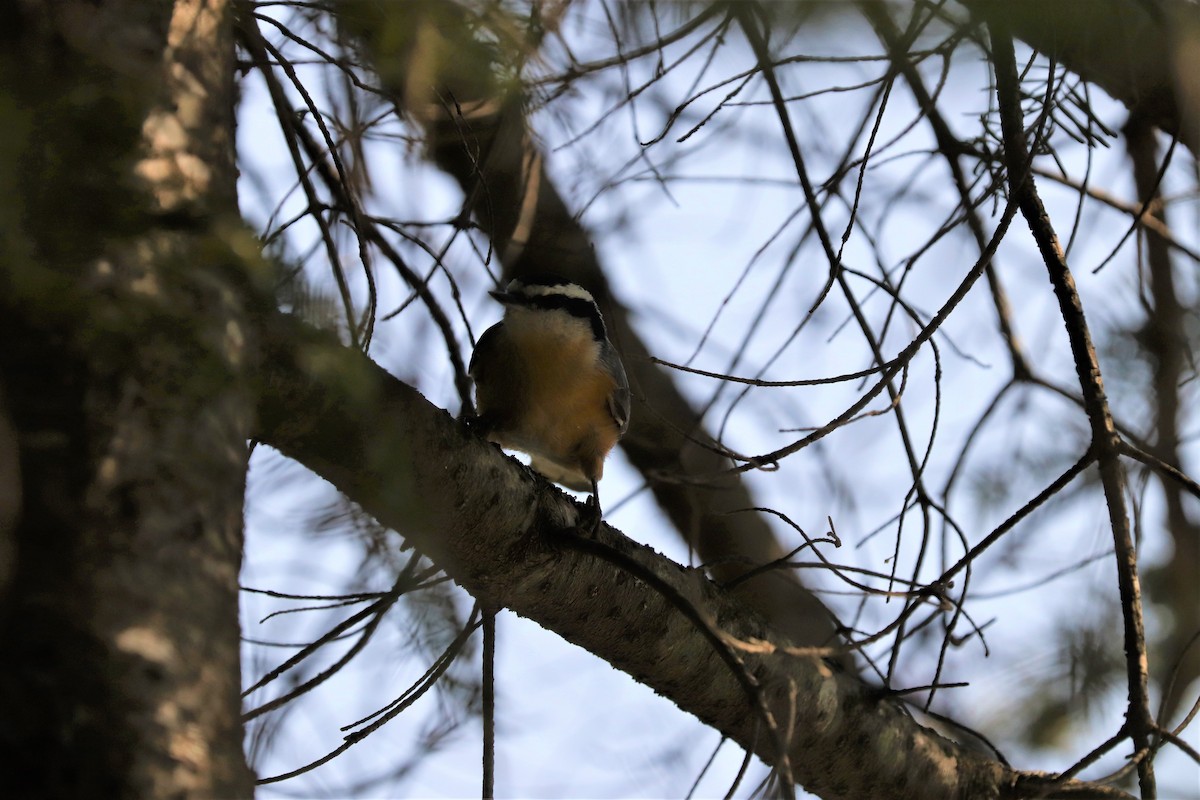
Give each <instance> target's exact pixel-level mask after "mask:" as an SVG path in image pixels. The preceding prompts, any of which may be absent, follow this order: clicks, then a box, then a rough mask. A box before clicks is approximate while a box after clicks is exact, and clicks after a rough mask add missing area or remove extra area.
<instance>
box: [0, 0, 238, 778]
mask: <svg viewBox="0 0 1200 800" xmlns="http://www.w3.org/2000/svg"><path fill="white" fill-rule="evenodd" d="M6 5H7V8H6V9H5V10H4V11H3V12H2V14H0V16H2V17H3V19H2V20H0V30H2V31H3V33H2V34H0V37H3V38H4V40H5V41H4V42H3V44H4V45H7V47H6V48H5V56H4V57H3V60H2V61H0V82H2V86H0V98H4V99H6V100H8V101H9V102H7V103H3V104H0V113H4V114H6V115H7V117H6V119H4V123H5V124H4V129H5V130H6V131H7V132H8V139H7V142H6V145H5V147H4V148H3V149H2V150H0V159H2V168H0V181H3V182H4V183H3V185H2V186H0V190H2V191H3V193H4V195H5V197H9V198H11V197H14V196H15V198H16V202H12V203H8V204H7V206H8V208H9V209H10V210H8V211H5V212H0V213H3V214H4V215H5V218H4V222H5V227H6V234H8V235H7V236H5V237H3V238H4V239H5V242H4V244H3V251H2V259H3V260H2V261H0V341H3V342H5V347H4V348H3V349H2V350H0V380H2V382H3V385H4V390H5V394H6V401H7V408H8V415H9V419H10V420H11V423H12V426H11V427H12V430H13V431H14V432H15V436H14V437H13V438H14V439H15V442H16V444H17V448H18V464H19V472H18V475H19V477H18V480H19V481H20V489H21V496H20V501H21V508H20V514H19V516H17V517H16V524H15V526H13V530H12V534H13V536H12V545H13V547H12V552H11V553H10V554H6V555H11V560H8V561H7V563H6V564H5V569H4V570H0V573H7V575H8V576H9V581H8V584H7V591H5V592H4V594H3V595H0V641H2V642H3V643H4V645H3V648H2V649H0V754H2V755H0V793H2V794H4V795H5V796H6V797H31V798H32V797H38V798H43V797H45V798H51V797H72V798H87V797H97V798H125V797H128V798H132V797H245V796H249V795H250V794H251V793H252V782H251V775H250V773H249V770H248V769H247V768H246V766H245V761H244V758H243V756H242V752H241V728H240V722H239V710H240V700H239V681H240V670H239V639H238V609H237V601H238V595H237V591H238V589H237V574H238V569H239V565H240V559H241V514H242V492H243V485H244V469H245V460H246V457H245V446H244V441H245V436H246V434H247V430H248V427H249V415H248V411H249V410H250V403H249V399H248V398H249V395H248V393H247V392H246V391H245V382H244V380H243V379H242V371H243V365H244V364H245V363H246V361H247V359H246V353H245V348H246V341H245V336H244V334H243V331H244V325H243V322H242V318H241V315H242V305H243V296H244V290H243V288H242V286H243V284H242V282H241V280H240V279H239V278H238V277H237V276H238V274H239V271H238V268H237V267H236V266H235V265H237V264H238V263H239V262H238V259H237V258H236V257H235V255H234V254H233V253H232V252H230V250H229V246H228V242H227V241H225V238H224V237H223V236H220V235H218V233H217V227H218V219H219V215H225V216H227V217H232V216H233V215H234V214H236V195H235V188H234V187H235V183H234V181H235V172H234V170H233V154H232V149H231V148H232V131H233V118H232V110H233V106H232V103H233V92H232V76H233V47H232V38H231V27H230V8H229V4H228V3H226V2H225V1H224V0H180V2H177V3H175V4H171V3H143V2H140V1H135V0H129V2H117V1H111V2H104V3H92V2H59V3H37V2H26V3H22V4H19V5H13V4H6ZM3 23H7V24H3ZM14 108H15V109H16V110H14ZM13 206H15V207H17V208H19V209H22V211H23V212H24V213H20V212H13V211H11V208H12V207H13ZM12 441H13V439H7V440H6V437H3V436H0V447H3V446H5V445H11V443H12ZM9 455H11V453H10V454H9ZM3 533H4V531H0V534H3ZM0 588H2V584H0Z"/></svg>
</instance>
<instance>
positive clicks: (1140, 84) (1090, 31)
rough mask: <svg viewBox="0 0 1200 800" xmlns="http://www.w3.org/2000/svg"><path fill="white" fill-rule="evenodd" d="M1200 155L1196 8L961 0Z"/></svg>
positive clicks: (1185, 1)
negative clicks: (998, 20)
mask: <svg viewBox="0 0 1200 800" xmlns="http://www.w3.org/2000/svg"><path fill="white" fill-rule="evenodd" d="M959 2H960V3H962V5H964V6H966V7H967V8H969V9H971V11H972V12H974V13H978V14H981V15H982V16H983V17H985V18H1001V19H1002V20H1003V22H1004V24H1005V26H1006V27H1007V28H1009V29H1010V30H1012V32H1013V35H1014V36H1016V37H1017V38H1019V39H1020V40H1021V41H1023V42H1025V43H1026V44H1028V45H1029V46H1030V47H1032V48H1034V49H1035V50H1038V51H1039V52H1042V53H1045V54H1046V55H1048V56H1050V57H1051V58H1054V59H1055V60H1056V61H1057V62H1058V63H1059V64H1061V65H1062V66H1065V67H1066V68H1067V69H1069V70H1070V71H1072V72H1074V73H1075V74H1076V75H1078V76H1079V77H1081V78H1083V79H1084V80H1086V81H1090V82H1091V83H1094V84H1095V85H1097V86H1099V87H1100V88H1101V89H1103V90H1104V91H1106V92H1108V94H1109V95H1111V96H1112V97H1113V98H1115V99H1116V100H1119V101H1120V102H1122V103H1124V104H1125V106H1126V107H1128V108H1129V109H1130V111H1132V112H1134V113H1135V114H1136V115H1137V116H1139V117H1140V118H1141V119H1143V120H1145V121H1146V122H1149V123H1150V124H1152V125H1154V126H1155V127H1157V128H1159V129H1160V130H1162V131H1164V132H1165V133H1168V134H1171V135H1174V136H1178V137H1179V139H1180V141H1181V142H1183V143H1184V145H1185V146H1187V147H1188V148H1189V149H1191V151H1192V152H1193V153H1200V45H1198V44H1197V43H1198V42H1200V5H1198V4H1196V3H1195V2H1191V0H1156V2H1143V0H959Z"/></svg>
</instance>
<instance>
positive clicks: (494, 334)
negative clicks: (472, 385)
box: [467, 322, 504, 378]
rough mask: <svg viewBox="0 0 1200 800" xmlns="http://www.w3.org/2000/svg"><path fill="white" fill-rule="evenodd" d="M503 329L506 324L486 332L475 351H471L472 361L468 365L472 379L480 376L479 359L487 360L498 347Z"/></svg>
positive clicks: (500, 324) (499, 323) (498, 324)
mask: <svg viewBox="0 0 1200 800" xmlns="http://www.w3.org/2000/svg"><path fill="white" fill-rule="evenodd" d="M503 328H504V323H503V322H497V323H496V324H495V325H493V326H492V327H490V328H488V329H487V330H486V331H484V332H483V335H482V336H480V337H479V341H477V342H476V343H475V349H474V350H472V351H471V361H470V363H468V364H467V374H468V375H470V376H471V377H472V378H474V377H475V376H476V375H477V374H478V373H477V369H476V367H477V366H478V364H479V359H480V358H487V354H488V352H489V351H490V350H493V349H494V348H495V347H496V342H497V338H498V337H499V336H500V331H501V330H503Z"/></svg>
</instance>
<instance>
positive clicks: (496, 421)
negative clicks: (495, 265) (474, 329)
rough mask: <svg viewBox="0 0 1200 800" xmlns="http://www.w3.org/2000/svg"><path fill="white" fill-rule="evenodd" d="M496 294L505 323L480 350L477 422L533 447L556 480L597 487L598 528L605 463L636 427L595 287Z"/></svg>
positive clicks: (503, 439)
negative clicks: (593, 292) (591, 289)
mask: <svg viewBox="0 0 1200 800" xmlns="http://www.w3.org/2000/svg"><path fill="white" fill-rule="evenodd" d="M490 294H491V295H492V297H494V298H495V299H496V300H498V301H500V302H501V303H502V304H503V305H504V319H503V320H502V321H501V322H497V323H496V324H495V325H493V326H492V327H490V328H488V329H487V330H486V331H484V334H483V335H482V336H481V337H479V343H478V344H477V345H476V346H475V352H474V353H472V354H471V363H470V366H469V368H468V371H469V372H470V374H471V377H472V378H473V379H474V381H475V397H476V400H475V402H476V407H477V408H476V411H477V413H478V418H477V419H476V420H475V423H474V424H475V427H476V428H477V429H478V430H480V432H481V433H482V434H483V435H484V436H485V437H487V439H488V440H490V441H492V442H495V443H496V444H498V445H500V446H501V447H507V448H510V449H513V450H520V451H521V452H524V453H528V454H529V456H530V466H531V467H533V468H534V469H535V470H537V471H538V472H540V473H541V474H542V475H544V476H546V477H547V478H549V479H550V480H552V481H554V482H556V483H560V484H562V485H563V486H566V487H567V488H568V489H575V490H576V491H588V490H590V491H591V493H592V501H593V503H594V505H595V520H594V525H593V531H594V530H596V529H598V528H599V526H600V520H601V510H600V496H599V488H598V486H597V484H598V483H599V481H600V478H601V477H602V476H603V475H604V459H605V457H606V456H607V455H608V453H609V451H610V450H612V448H613V446H614V445H616V443H617V440H618V439H620V438H621V436H622V434H624V433H625V431H626V430H627V429H628V428H629V381H628V379H627V378H626V377H625V368H624V366H623V365H622V364H621V357H620V356H619V355H618V354H617V351H616V349H615V348H614V347H613V346H612V343H611V342H609V340H608V335H607V333H606V331H605V329H604V318H603V317H602V316H601V314H600V309H599V308H598V307H597V306H596V301H595V300H594V299H592V295H591V294H590V293H589V292H588V291H587V290H585V289H584V288H583V287H581V286H578V285H576V284H574V283H571V282H569V281H566V280H562V279H558V278H541V279H538V280H533V279H529V280H524V281H522V280H514V281H512V282H510V283H509V284H508V286H507V287H506V288H505V289H504V291H493V292H490Z"/></svg>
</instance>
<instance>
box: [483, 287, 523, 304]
mask: <svg viewBox="0 0 1200 800" xmlns="http://www.w3.org/2000/svg"><path fill="white" fill-rule="evenodd" d="M488 294H490V295H491V296H492V297H493V298H494V299H495V300H496V301H497V302H499V303H502V304H504V305H506V306H511V305H513V304H515V303H517V302H520V299H519V298H518V297H517V296H516V295H515V294H511V293H510V292H502V291H500V290H498V289H493V290H492V291H490V292H488Z"/></svg>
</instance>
